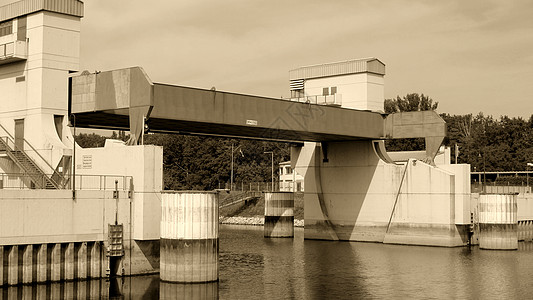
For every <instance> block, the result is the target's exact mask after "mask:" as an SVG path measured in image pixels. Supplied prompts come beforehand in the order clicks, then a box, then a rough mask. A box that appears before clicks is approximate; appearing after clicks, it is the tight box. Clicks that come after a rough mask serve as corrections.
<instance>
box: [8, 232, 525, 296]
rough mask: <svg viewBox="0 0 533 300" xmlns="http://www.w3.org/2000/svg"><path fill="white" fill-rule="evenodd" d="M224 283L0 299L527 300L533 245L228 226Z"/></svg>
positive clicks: (120, 281)
mask: <svg viewBox="0 0 533 300" xmlns="http://www.w3.org/2000/svg"><path fill="white" fill-rule="evenodd" d="M219 274H220V281H219V282H214V283H207V284H173V283H165V282H160V281H159V276H158V275H151V276H135V277H125V278H114V279H111V280H89V281H77V282H67V283H54V284H48V285H29V286H17V287H9V288H4V289H1V290H0V299H25V298H32V299H102V298H104V299H106V298H110V299H157V298H161V299H217V298H219V297H220V299H358V298H365V299H366V298H371V299H376V298H377V299H381V298H396V299H403V298H424V299H443V298H444V299H454V298H455V299H484V298H491V299H501V298H505V299H526V298H530V296H531V294H533V286H532V285H531V276H532V275H533V243H531V242H527V243H519V249H518V251H498V250H493V251H489V250H480V249H479V248H478V247H472V248H470V249H469V248H437V247H417V246H398V245H383V244H374V243H349V242H332V241H312V240H305V241H304V239H303V230H296V231H295V238H294V239H265V238H263V228H262V227H234V226H221V231H220V270H219Z"/></svg>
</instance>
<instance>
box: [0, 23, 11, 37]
mask: <svg viewBox="0 0 533 300" xmlns="http://www.w3.org/2000/svg"><path fill="white" fill-rule="evenodd" d="M12 33H13V21H6V22H1V23H0V36H5V35H9V34H12Z"/></svg>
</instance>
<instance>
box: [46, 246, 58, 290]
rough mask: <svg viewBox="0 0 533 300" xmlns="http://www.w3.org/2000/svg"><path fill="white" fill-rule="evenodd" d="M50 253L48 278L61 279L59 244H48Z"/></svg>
mask: <svg viewBox="0 0 533 300" xmlns="http://www.w3.org/2000/svg"><path fill="white" fill-rule="evenodd" d="M47 251H48V254H49V255H50V280H51V281H60V280H61V244H48V249H47Z"/></svg>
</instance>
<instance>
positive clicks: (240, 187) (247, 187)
mask: <svg viewBox="0 0 533 300" xmlns="http://www.w3.org/2000/svg"><path fill="white" fill-rule="evenodd" d="M220 188H222V187H220ZM224 188H225V189H227V190H231V191H240V192H246V191H256V192H279V191H280V189H279V182H277V181H275V182H274V189H272V182H234V183H233V186H230V184H229V183H226V184H225V186H224Z"/></svg>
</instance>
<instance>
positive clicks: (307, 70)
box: [289, 57, 385, 80]
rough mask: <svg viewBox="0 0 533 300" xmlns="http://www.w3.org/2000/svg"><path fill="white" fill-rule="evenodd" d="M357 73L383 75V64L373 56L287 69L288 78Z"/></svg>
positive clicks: (296, 78)
mask: <svg viewBox="0 0 533 300" xmlns="http://www.w3.org/2000/svg"><path fill="white" fill-rule="evenodd" d="M357 73H373V74H378V75H385V64H384V63H383V62H382V61H380V60H379V59H377V58H375V57H369V58H359V59H351V60H345V61H340V62H333V63H325V64H318V65H311V66H304V67H300V68H297V69H293V70H290V71H289V80H298V79H310V78H320V77H329V76H338V75H347V74H357Z"/></svg>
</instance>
